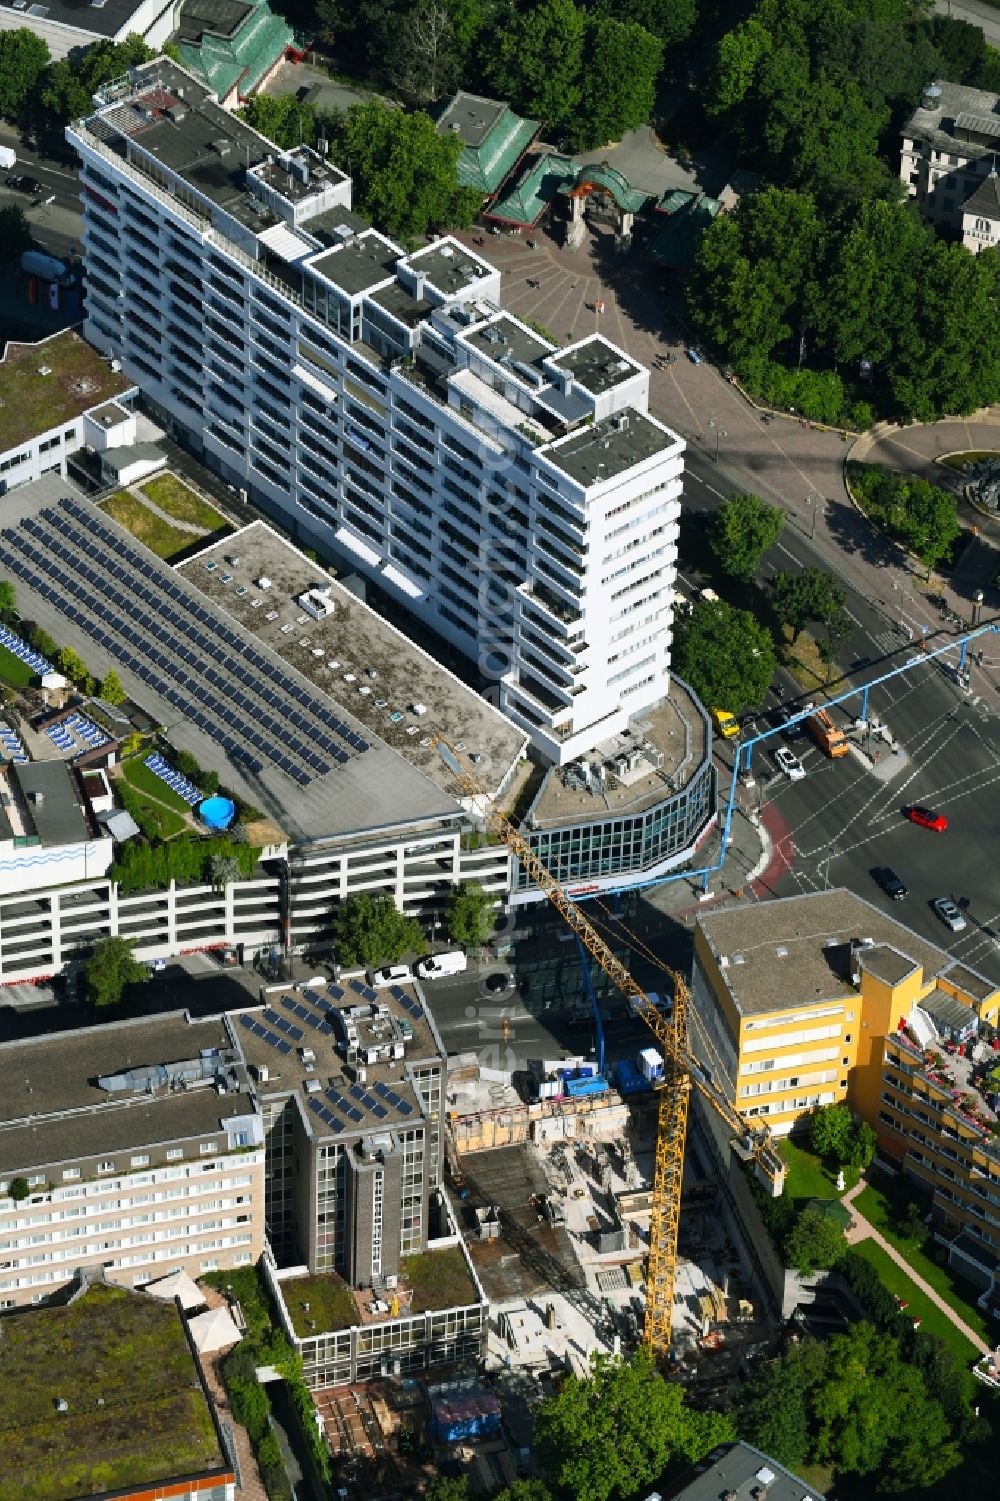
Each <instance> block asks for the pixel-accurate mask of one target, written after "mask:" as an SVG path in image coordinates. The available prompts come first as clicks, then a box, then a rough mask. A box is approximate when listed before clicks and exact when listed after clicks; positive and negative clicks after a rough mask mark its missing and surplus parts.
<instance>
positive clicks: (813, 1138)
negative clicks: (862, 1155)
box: [809, 1105, 854, 1167]
mask: <svg viewBox="0 0 1000 1501" xmlns="http://www.w3.org/2000/svg"><path fill="white" fill-rule="evenodd" d="M853 1137H854V1117H853V1115H852V1114H851V1112H850V1110H849V1108H848V1107H847V1106H846V1105H821V1106H820V1108H819V1109H818V1110H814V1111H813V1113H812V1115H811V1116H810V1117H809V1145H810V1146H811V1147H812V1149H813V1151H814V1152H815V1153H816V1156H817V1157H822V1158H823V1160H824V1162H832V1163H836V1164H837V1166H838V1167H841V1166H843V1164H844V1163H846V1162H850V1160H851V1141H852V1140H853Z"/></svg>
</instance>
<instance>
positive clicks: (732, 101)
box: [705, 16, 773, 115]
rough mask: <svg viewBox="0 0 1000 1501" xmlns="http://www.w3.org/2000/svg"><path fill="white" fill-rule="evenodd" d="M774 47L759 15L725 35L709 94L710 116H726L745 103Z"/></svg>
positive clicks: (707, 90)
mask: <svg viewBox="0 0 1000 1501" xmlns="http://www.w3.org/2000/svg"><path fill="white" fill-rule="evenodd" d="M772 46H773V38H772V35H771V32H770V31H769V30H768V28H767V26H766V24H765V23H764V22H763V21H761V20H758V19H757V17H756V16H751V17H750V18H749V20H747V21H744V22H743V23H742V25H740V26H737V27H736V28H735V29H734V30H733V31H727V32H726V33H725V35H724V36H723V37H722V38H721V39H720V41H719V47H718V52H717V54H716V60H715V66H714V68H713V70H712V73H711V76H710V77H709V80H708V85H707V88H706V91H705V107H706V109H707V111H708V113H709V114H710V115H721V114H724V113H725V112H726V111H727V110H732V109H734V107H735V106H737V105H739V104H742V103H743V101H744V100H745V99H746V98H747V96H748V94H749V93H750V90H751V89H752V87H753V84H754V81H755V79H756V77H757V74H758V70H759V68H760V65H761V62H762V60H763V59H764V58H765V57H766V56H767V55H768V53H769V52H770V51H771V48H772Z"/></svg>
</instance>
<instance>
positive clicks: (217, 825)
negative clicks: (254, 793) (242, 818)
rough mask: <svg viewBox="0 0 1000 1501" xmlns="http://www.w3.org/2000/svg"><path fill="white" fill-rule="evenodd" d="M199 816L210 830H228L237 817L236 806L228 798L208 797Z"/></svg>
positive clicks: (199, 811)
mask: <svg viewBox="0 0 1000 1501" xmlns="http://www.w3.org/2000/svg"><path fill="white" fill-rule="evenodd" d="M198 815H199V817H200V818H201V820H202V822H203V823H206V824H208V827H209V828H210V829H228V828H229V825H230V824H231V823H232V821H233V819H234V818H235V817H236V804H235V803H234V802H233V801H232V799H231V798H228V797H206V799H205V801H204V802H203V803H201V804H200V805H199V808H198Z"/></svg>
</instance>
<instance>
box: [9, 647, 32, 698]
mask: <svg viewBox="0 0 1000 1501" xmlns="http://www.w3.org/2000/svg"><path fill="white" fill-rule="evenodd" d="M37 676H38V674H37V672H36V671H35V669H34V668H33V667H29V666H28V664H27V662H22V661H21V658H20V657H15V655H14V653H13V652H12V651H8V650H7V648H6V647H5V646H0V678H3V680H4V682H5V683H10V685H11V687H12V688H27V686H28V684H29V683H30V682H31V681H32V680H33V679H34V678H36V677H37Z"/></svg>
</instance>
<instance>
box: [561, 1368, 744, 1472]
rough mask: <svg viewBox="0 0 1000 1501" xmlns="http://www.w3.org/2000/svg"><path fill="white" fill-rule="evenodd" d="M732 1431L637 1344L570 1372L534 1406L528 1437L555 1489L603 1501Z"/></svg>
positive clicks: (686, 1461)
mask: <svg viewBox="0 0 1000 1501" xmlns="http://www.w3.org/2000/svg"><path fill="white" fill-rule="evenodd" d="M732 1433H733V1430H732V1426H731V1424H730V1421H729V1419H728V1418H727V1417H724V1416H722V1415H721V1414H718V1413H712V1412H695V1411H693V1410H692V1409H691V1408H689V1407H688V1406H687V1404H686V1400H685V1396H684V1392H683V1391H682V1390H681V1389H680V1387H678V1386H677V1385H675V1384H672V1383H670V1382H668V1381H665V1380H664V1379H663V1377H662V1376H661V1375H660V1373H659V1372H658V1371H657V1369H656V1367H655V1365H654V1364H653V1362H652V1360H651V1358H650V1356H649V1355H648V1354H647V1352H646V1351H645V1350H640V1351H639V1352H638V1353H637V1354H636V1355H635V1356H633V1358H632V1359H631V1360H629V1361H624V1360H616V1359H611V1358H608V1357H602V1356H598V1357H596V1358H595V1360H594V1362H593V1368H592V1371H591V1374H590V1375H589V1376H586V1377H578V1376H570V1377H569V1378H568V1379H567V1380H566V1381H565V1382H564V1384H563V1386H562V1387H561V1388H560V1390H559V1391H558V1392H557V1393H556V1395H555V1396H553V1397H548V1398H547V1399H546V1400H545V1401H544V1402H543V1403H542V1405H541V1407H540V1408H539V1409H538V1412H537V1414H536V1418H535V1433H534V1443H535V1453H536V1455H537V1456H538V1460H539V1463H540V1467H541V1470H542V1473H543V1474H544V1475H545V1477H546V1478H547V1479H548V1480H549V1481H550V1483H551V1485H552V1487H553V1489H554V1490H555V1491H556V1493H557V1494H563V1495H567V1496H572V1497H573V1498H574V1501H608V1498H609V1497H612V1496H614V1497H618V1496H622V1497H625V1496H634V1495H636V1494H638V1493H639V1492H640V1491H641V1490H642V1488H643V1487H644V1486H648V1485H650V1484H652V1483H653V1482H654V1481H656V1480H659V1479H660V1478H661V1477H662V1476H663V1475H664V1473H665V1472H668V1471H672V1470H675V1469H680V1468H683V1467H684V1466H686V1465H690V1464H694V1463H695V1462H696V1461H697V1460H699V1459H701V1458H702V1457H703V1456H704V1455H705V1454H707V1453H708V1452H709V1451H710V1450H711V1449H713V1448H715V1446H716V1444H719V1443H723V1442H725V1441H726V1440H727V1439H729V1438H731V1437H732Z"/></svg>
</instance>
